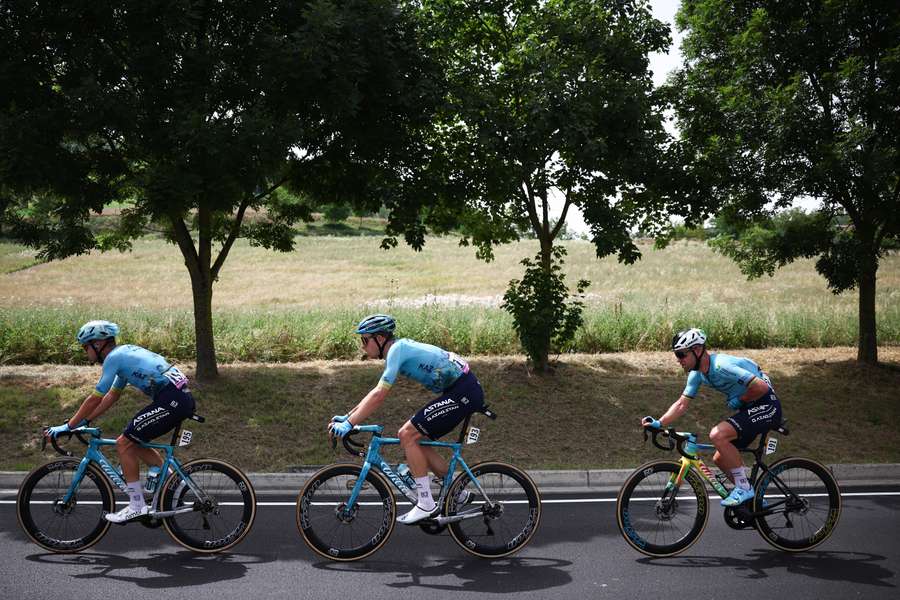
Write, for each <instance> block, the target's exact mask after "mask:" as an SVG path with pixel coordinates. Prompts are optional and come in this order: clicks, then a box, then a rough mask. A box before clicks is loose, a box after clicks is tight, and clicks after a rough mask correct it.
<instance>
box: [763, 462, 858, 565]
mask: <svg viewBox="0 0 900 600" xmlns="http://www.w3.org/2000/svg"><path fill="white" fill-rule="evenodd" d="M769 472H770V473H771V475H770V474H769V473H763V474H762V475H761V476H760V478H759V483H758V485H757V486H756V496H754V498H753V503H754V510H755V511H757V512H759V511H761V510H765V509H764V508H763V500H765V501H766V503H767V504H766V505H767V506H769V507H772V510H773V511H775V512H773V514H770V515H764V516H759V517H757V518H756V523H757V528H758V530H759V533H760V535H762V536H763V538H764V539H765V540H766V541H767V542H768V543H770V544H771V545H773V546H775V547H776V548H779V549H781V550H787V551H788V552H802V551H804V550H810V549H812V548H815V547H816V546H818V545H819V544H821V543H822V542H824V541H825V540H827V539H828V538H829V537H830V536H831V534H832V532H833V531H834V528H835V526H837V523H838V520H839V519H840V516H841V490H840V487H839V486H838V483H837V481H835V479H834V476H832V474H831V471H829V470H828V468H827V467H825V466H824V465H822V464H821V463H818V462H816V461H814V460H812V459H809V458H784V459H782V460H779V461H778V462H776V463H774V464H773V465H772V466H770V467H769ZM804 473H805V475H804ZM772 475H774V476H777V477H778V478H779V479H780V480H781V481H782V482H783V484H785V485H786V486H787V487H788V488H789V489H790V490H791V491H792V492H794V493H795V494H796V495H797V496H799V497H800V498H801V499H802V501H803V504H804V508H803V509H801V510H793V509H792V508H793V507H791V506H790V505H788V504H780V503H781V502H782V501H784V500H785V499H786V498H785V494H784V493H783V492H782V491H781V489H780V488H779V487H778V485H777V484H776V482H775V481H774V479H773V477H772ZM797 508H799V505H797ZM787 518H790V521H791V523H790V524H791V527H787V526H786V521H787ZM798 534H799V535H798Z"/></svg>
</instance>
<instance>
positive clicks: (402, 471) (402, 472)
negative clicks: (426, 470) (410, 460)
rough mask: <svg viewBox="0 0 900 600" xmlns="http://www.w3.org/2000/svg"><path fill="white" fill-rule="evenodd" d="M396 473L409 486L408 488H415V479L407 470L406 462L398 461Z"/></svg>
mask: <svg viewBox="0 0 900 600" xmlns="http://www.w3.org/2000/svg"><path fill="white" fill-rule="evenodd" d="M397 475H399V476H400V479H402V480H403V482H404V483H405V484H406V485H407V486H408V487H409V489H411V490H414V489H416V480H415V479H413V476H412V474H411V473H410V472H409V467H408V466H407V465H406V463H400V464H399V465H397Z"/></svg>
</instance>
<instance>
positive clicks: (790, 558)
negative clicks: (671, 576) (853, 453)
mask: <svg viewBox="0 0 900 600" xmlns="http://www.w3.org/2000/svg"><path fill="white" fill-rule="evenodd" d="M885 560H887V558H886V557H884V556H882V555H880V554H871V553H865V552H829V551H820V552H816V551H812V552H805V553H803V554H786V553H783V552H772V551H771V550H767V549H760V550H754V551H753V553H751V555H750V556H749V558H747V557H729V556H691V557H675V558H649V557H647V558H641V559H638V560H637V562H639V563H642V564H645V565H648V566H656V567H670V568H671V567H676V568H677V567H684V568H695V567H722V568H727V569H733V570H735V571H746V574H744V575H742V577H744V578H745V579H767V578H768V577H769V574H770V572H771V571H772V570H773V569H785V570H787V572H788V573H792V574H796V575H806V576H807V577H812V578H815V579H822V580H826V581H846V582H850V583H859V584H865V585H874V586H878V587H890V588H893V587H896V586H895V585H894V584H891V583H888V582H887V581H886V580H888V579H892V578H893V577H894V572H893V571H891V570H890V569H887V568H885V567H884V566H882V565H879V564H876V563H877V562H879V561H885ZM739 576H740V575H739Z"/></svg>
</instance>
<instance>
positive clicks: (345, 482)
mask: <svg viewBox="0 0 900 600" xmlns="http://www.w3.org/2000/svg"><path fill="white" fill-rule="evenodd" d="M361 472H362V468H361V467H359V466H358V465H351V464H345V465H331V466H329V467H325V468H324V469H322V470H320V471H319V472H317V473H315V474H314V475H313V476H312V477H310V478H309V481H307V482H306V485H305V486H303V490H302V491H301V492H300V494H299V496H297V529H299V530H300V535H302V536H303V540H304V541H305V542H306V544H307V545H308V546H309V547H310V548H312V549H313V551H315V552H316V553H318V554H320V555H322V556H324V557H325V558H328V559H331V560H340V561H350V560H359V559H361V558H365V557H366V556H368V555H370V554H372V553H373V552H375V551H376V550H378V549H379V548H381V546H382V545H384V543H385V542H386V541H387V539H388V538H389V537H390V535H391V532H392V531H394V519H395V516H396V514H397V505H396V503H395V502H394V494H393V492H392V491H391V488H390V485H389V484H388V482H387V480H386V479H385V478H384V477H383V476H382V475H381V474H380V473H378V472H376V471H375V470H374V469H371V470H369V472H368V474H367V475H366V480H365V482H364V483H363V488H362V491H361V492H360V494H359V496H358V497H357V499H356V502H355V503H354V505H353V508H352V509H351V510H350V511H347V510H345V509H346V506H347V501H348V500H349V499H350V492H351V491H352V490H353V488H354V486H355V485H356V482H357V480H358V479H359V475H360V473H361Z"/></svg>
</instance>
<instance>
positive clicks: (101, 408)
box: [85, 388, 122, 421]
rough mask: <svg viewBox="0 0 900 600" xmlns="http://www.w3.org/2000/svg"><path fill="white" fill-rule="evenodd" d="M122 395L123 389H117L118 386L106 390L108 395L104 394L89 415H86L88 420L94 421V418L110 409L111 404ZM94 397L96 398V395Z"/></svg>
mask: <svg viewBox="0 0 900 600" xmlns="http://www.w3.org/2000/svg"><path fill="white" fill-rule="evenodd" d="M121 395H122V390H117V389H116V388H112V389H110V390H109V391H108V392H106V395H104V396H103V398H102V399H101V400H100V401H99V402H98V403H97V404H96V406H95V407H94V410H93V411H91V412H90V413H89V414H88V416H87V417H86V418H87V420H88V421H93V420H94V419H96V418H97V417H99V416H100V415H102V414H103V413H105V412H106V411H107V410H109V407H110V406H112V405H113V404H115V403H116V401H117V400H118V399H119V396H121ZM94 397H95V398H96V396H94ZM85 402H86V401H85Z"/></svg>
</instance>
